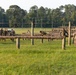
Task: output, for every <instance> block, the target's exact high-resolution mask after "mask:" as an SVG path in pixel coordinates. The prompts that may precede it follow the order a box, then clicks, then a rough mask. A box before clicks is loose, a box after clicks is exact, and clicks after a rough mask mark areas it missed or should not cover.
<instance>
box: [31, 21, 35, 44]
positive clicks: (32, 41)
mask: <svg viewBox="0 0 76 75" xmlns="http://www.w3.org/2000/svg"><path fill="white" fill-rule="evenodd" d="M31 36H34V23H33V22H31ZM31 45H34V39H31Z"/></svg>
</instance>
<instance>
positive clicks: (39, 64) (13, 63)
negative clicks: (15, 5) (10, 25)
mask: <svg viewBox="0 0 76 75" xmlns="http://www.w3.org/2000/svg"><path fill="white" fill-rule="evenodd" d="M14 30H15V31H16V33H22V32H24V31H25V32H27V30H28V29H18V28H17V29H16V28H15V29H14ZM47 30H50V29H47ZM35 32H37V33H38V32H39V29H35ZM20 42H21V48H20V49H16V47H15V43H16V42H15V41H14V42H12V41H11V40H9V39H7V40H6V41H3V40H0V75H75V74H76V63H75V62H76V47H75V45H73V44H72V45H71V46H68V45H67V43H66V50H62V49H61V44H62V43H61V40H50V41H49V42H48V40H44V43H43V44H42V43H41V39H36V40H35V45H33V46H32V45H31V40H28V39H26V40H22V39H21V40H20Z"/></svg>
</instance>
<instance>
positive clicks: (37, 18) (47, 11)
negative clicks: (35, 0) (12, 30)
mask: <svg viewBox="0 0 76 75" xmlns="http://www.w3.org/2000/svg"><path fill="white" fill-rule="evenodd" d="M31 21H34V23H35V27H59V26H67V25H68V22H69V21H71V23H72V25H74V26H75V25H76V6H75V5H73V4H72V5H71V4H68V5H65V6H63V5H61V6H60V7H58V8H56V9H51V8H47V7H46V8H44V7H43V6H41V7H40V8H38V6H36V5H34V6H32V7H31V8H30V9H29V12H27V10H24V9H22V8H20V7H19V6H18V5H11V6H10V7H9V9H7V10H6V12H5V10H4V9H3V8H2V7H0V27H30V26H31V25H30V23H31Z"/></svg>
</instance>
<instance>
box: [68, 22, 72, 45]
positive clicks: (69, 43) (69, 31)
mask: <svg viewBox="0 0 76 75" xmlns="http://www.w3.org/2000/svg"><path fill="white" fill-rule="evenodd" d="M70 45H71V23H70V22H69V27H68V46H70Z"/></svg>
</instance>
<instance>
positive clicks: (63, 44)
mask: <svg viewBox="0 0 76 75" xmlns="http://www.w3.org/2000/svg"><path fill="white" fill-rule="evenodd" d="M62 49H63V50H65V37H64V38H63V39H62Z"/></svg>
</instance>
